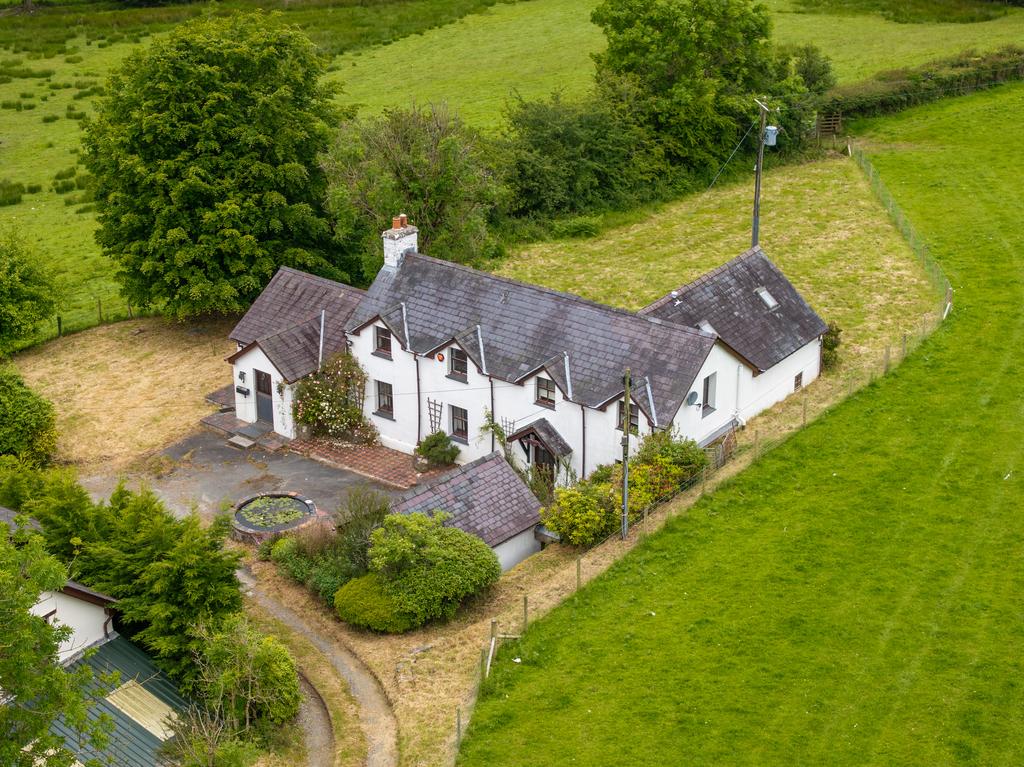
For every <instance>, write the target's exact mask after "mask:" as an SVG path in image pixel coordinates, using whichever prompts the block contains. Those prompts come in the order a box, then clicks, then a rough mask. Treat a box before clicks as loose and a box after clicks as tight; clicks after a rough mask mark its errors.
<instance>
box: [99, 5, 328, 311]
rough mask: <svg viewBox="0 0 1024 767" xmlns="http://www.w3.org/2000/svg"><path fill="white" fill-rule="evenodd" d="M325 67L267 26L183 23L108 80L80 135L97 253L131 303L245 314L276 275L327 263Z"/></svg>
mask: <svg viewBox="0 0 1024 767" xmlns="http://www.w3.org/2000/svg"><path fill="white" fill-rule="evenodd" d="M324 71H325V61H324V59H323V58H322V57H321V56H320V55H319V54H318V53H317V51H316V49H315V47H314V46H313V44H312V43H311V42H310V40H309V39H308V38H307V37H306V36H305V35H304V34H303V33H302V32H301V31H299V30H297V29H295V28H293V27H289V26H286V25H283V24H281V23H279V22H278V21H277V20H276V19H275V18H274V17H273V16H266V15H262V14H237V15H233V16H230V17H227V18H203V19H199V20H195V21H191V22H188V23H186V24H183V25H181V26H179V27H177V28H175V30H174V31H172V32H171V33H170V35H169V36H167V37H166V38H163V39H161V40H157V41H156V42H154V43H153V45H152V46H150V47H149V48H148V49H146V50H145V51H140V52H138V53H135V54H133V55H131V56H129V57H128V59H127V60H126V61H125V62H124V63H123V64H122V65H121V66H120V67H119V68H118V69H117V70H116V71H115V72H114V74H112V75H111V77H110V80H109V82H108V85H107V88H106V93H107V96H106V97H104V98H103V99H102V100H101V101H100V104H99V107H98V110H97V114H96V117H95V119H94V120H92V121H91V122H90V123H89V124H88V125H87V127H86V136H85V147H86V150H87V151H86V155H85V161H86V165H87V166H88V168H89V170H90V172H91V173H92V175H93V177H94V178H95V184H96V201H97V205H98V208H99V222H100V228H99V231H98V232H97V235H96V237H97V240H98V242H99V244H100V245H101V246H102V248H103V251H104V253H106V254H107V255H108V256H110V257H111V258H112V259H113V260H114V262H115V263H116V265H117V274H118V278H119V279H120V281H121V285H122V290H123V292H124V294H125V296H126V297H127V298H128V299H129V300H131V301H132V302H133V303H135V304H139V305H157V306H161V307H163V308H164V310H165V311H166V312H167V313H168V314H172V315H175V316H179V317H184V316H189V315H197V314H204V313H209V312H236V311H240V310H242V309H244V308H246V307H248V305H249V303H250V301H251V300H252V299H253V298H254V297H255V296H256V295H257V294H258V293H259V291H260V290H261V289H262V288H263V286H264V285H265V284H266V282H267V280H268V279H269V278H270V277H271V275H272V274H273V273H274V271H275V270H276V269H277V267H278V266H280V265H282V264H285V265H289V266H295V267H299V268H303V269H306V270H309V271H314V272H318V273H321V274H326V275H330V276H334V277H338V278H341V279H344V278H346V277H347V275H346V274H345V273H344V270H343V269H340V267H339V264H338V263H336V262H335V261H332V259H331V257H330V256H329V255H328V245H329V242H330V237H331V232H330V227H329V224H328V221H327V218H326V216H325V215H324V213H323V210H322V201H323V199H324V190H325V181H324V176H323V173H322V171H321V170H320V168H319V166H318V164H317V159H316V158H317V156H318V154H319V153H320V152H321V151H323V150H325V149H326V148H327V146H328V143H329V137H330V131H329V128H328V124H329V122H331V121H332V120H333V119H334V118H335V112H334V109H333V107H332V106H331V102H330V90H329V88H327V87H326V86H324V85H322V84H321V82H320V76H321V75H322V74H323V73H324Z"/></svg>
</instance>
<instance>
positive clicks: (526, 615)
mask: <svg viewBox="0 0 1024 767" xmlns="http://www.w3.org/2000/svg"><path fill="white" fill-rule="evenodd" d="M529 625H530V603H529V601H528V597H527V596H526V594H523V633H524V634H525V633H526V627H527V626H529Z"/></svg>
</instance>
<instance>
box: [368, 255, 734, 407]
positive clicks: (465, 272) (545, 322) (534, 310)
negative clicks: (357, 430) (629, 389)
mask: <svg viewBox="0 0 1024 767" xmlns="http://www.w3.org/2000/svg"><path fill="white" fill-rule="evenodd" d="M377 317H380V318H381V319H382V321H383V322H384V323H385V324H387V325H388V327H390V329H391V331H392V333H393V334H394V336H395V337H396V339H397V340H398V341H399V342H400V343H401V344H402V345H403V346H405V347H409V348H411V349H412V350H413V351H415V352H417V353H420V354H425V353H429V352H431V351H434V350H435V349H438V348H440V347H441V346H443V345H444V344H446V343H450V342H451V340H452V339H453V338H454V339H458V340H459V343H460V344H461V345H462V346H463V347H464V348H465V350H466V353H467V354H468V355H469V357H470V358H471V359H472V360H473V362H474V363H475V364H476V365H477V367H479V368H480V369H481V370H483V371H484V372H486V373H487V374H489V375H491V376H494V377H495V378H498V379H500V380H505V381H511V382H515V381H519V380H521V379H522V378H524V377H526V376H528V375H530V374H531V373H533V372H535V371H537V370H539V369H542V368H543V369H545V370H546V371H547V374H548V375H550V376H551V378H552V380H554V382H555V383H556V384H557V385H558V387H559V388H560V389H561V390H562V393H563V394H564V395H565V396H566V397H567V398H568V399H570V400H572V401H575V402H580V403H582V404H584V405H587V406H589V407H598V406H602V405H604V404H606V403H607V402H609V401H610V400H612V399H613V398H615V397H616V396H618V395H620V394H621V393H622V388H623V386H622V375H623V371H624V370H625V368H627V367H628V368H630V370H631V373H632V376H633V378H634V379H636V380H641V379H643V380H646V381H647V382H649V388H650V391H651V394H652V397H653V402H651V401H650V398H648V397H647V393H646V392H647V388H646V387H643V388H642V389H641V388H640V387H638V390H637V403H638V404H639V405H640V407H641V408H642V409H643V410H644V411H645V412H646V413H647V416H648V417H649V418H650V419H651V420H652V421H653V422H654V423H655V425H656V426H659V427H664V426H667V425H668V424H669V423H671V421H672V418H673V417H674V416H675V413H676V411H677V410H678V409H679V406H680V405H681V404H682V403H683V401H684V400H685V398H686V395H687V393H688V392H689V391H690V388H691V384H692V382H693V380H694V378H695V377H696V375H697V373H698V372H699V370H700V366H701V365H702V364H703V362H704V360H705V359H706V358H707V355H708V353H709V352H710V351H711V348H712V346H713V345H714V342H715V336H714V334H711V333H705V332H703V331H700V330H697V329H694V328H691V327H685V326H683V325H678V324H675V323H669V322H663V321H661V320H660V319H658V318H656V317H643V316H639V315H637V314H634V313H632V312H628V311H625V310H622V309H615V308H612V307H609V306H604V305H602V304H597V303H594V302H592V301H587V300H586V299H583V298H580V297H579V296H575V295H572V294H569V293H560V292H558V291H554V290H549V289H547V288H542V287H539V286H536V285H528V284H526V283H522V282H517V281H515V280H510V279H507V278H504V277H498V276H496V275H493V274H487V273H485V272H480V271H477V270H475V269H470V268H469V267H465V266H461V265H458V264H453V263H450V262H447V261H440V260H438V259H434V258H430V257H428V256H424V255H422V254H420V253H408V254H406V255H405V257H404V258H403V260H402V263H401V265H400V266H399V267H398V268H393V267H385V268H383V269H381V270H380V272H379V273H378V274H377V278H376V279H375V280H374V282H373V284H372V285H371V286H370V288H369V290H368V291H367V293H366V297H365V299H364V300H363V301H362V303H360V305H359V307H358V308H357V309H356V311H355V312H354V313H353V314H352V317H351V318H350V320H349V323H348V329H349V331H350V332H355V331H357V330H359V329H360V328H362V327H363V326H365V325H366V324H367V323H368V322H370V321H372V320H374V319H375V318H377ZM406 329H408V337H406V335H407V333H406ZM481 346H482V347H483V354H482V355H481V353H480V348H481ZM566 359H568V375H566V367H567V366H566Z"/></svg>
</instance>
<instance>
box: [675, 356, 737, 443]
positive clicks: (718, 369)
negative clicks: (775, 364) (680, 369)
mask: <svg viewBox="0 0 1024 767" xmlns="http://www.w3.org/2000/svg"><path fill="white" fill-rule="evenodd" d="M712 373H714V374H716V377H715V408H714V410H713V411H711V412H707V413H705V411H704V407H703V406H704V379H705V378H706V377H707V376H709V375H711V374H712ZM744 376H747V377H748V378H749V376H750V368H749V367H747V366H746V365H744V364H743V363H742V362H740V360H739V358H738V357H736V356H735V355H734V354H732V353H731V352H730V351H728V350H727V349H726V348H725V347H724V346H722V345H721V344H719V343H716V344H715V345H714V346H713V347H711V353H710V354H708V357H707V359H706V360H704V364H703V365H702V366H701V369H700V372H698V373H697V377H696V378H695V379H694V381H693V383H692V384H691V386H690V391H695V392H697V402H698V404H697V405H687V404H686V403H685V401H684V402H683V404H682V406H681V407H680V408H679V410H678V411H677V412H676V416H675V418H674V419H673V421H672V426H673V429H674V430H675V431H676V432H677V433H678V434H679V435H680V436H682V437H688V438H690V439H692V440H694V441H695V442H698V443H699V442H702V441H703V440H704V439H706V438H707V437H709V436H710V435H712V434H715V433H716V432H717V431H718V430H719V429H722V428H723V427H724V426H725V425H726V424H728V423H730V422H731V421H732V420H733V419H734V418H735V417H736V414H737V412H738V410H739V406H738V403H737V388H739V390H740V391H742V382H743V377H744Z"/></svg>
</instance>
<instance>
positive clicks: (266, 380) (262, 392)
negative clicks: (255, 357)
mask: <svg viewBox="0 0 1024 767" xmlns="http://www.w3.org/2000/svg"><path fill="white" fill-rule="evenodd" d="M253 372H254V373H255V374H256V420H257V421H266V422H267V423H273V422H274V394H273V390H272V388H271V384H270V373H264V372H263V371H262V370H255V371H253Z"/></svg>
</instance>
